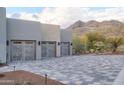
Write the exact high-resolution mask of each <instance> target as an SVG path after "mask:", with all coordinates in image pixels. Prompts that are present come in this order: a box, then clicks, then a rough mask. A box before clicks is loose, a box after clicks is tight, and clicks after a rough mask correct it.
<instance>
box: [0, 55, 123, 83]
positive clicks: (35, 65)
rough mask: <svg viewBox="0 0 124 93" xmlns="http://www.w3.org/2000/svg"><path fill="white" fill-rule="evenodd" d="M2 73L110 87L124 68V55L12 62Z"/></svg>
mask: <svg viewBox="0 0 124 93" xmlns="http://www.w3.org/2000/svg"><path fill="white" fill-rule="evenodd" d="M8 64H9V66H5V67H1V68H0V72H7V71H13V66H16V70H25V71H30V72H33V73H35V74H39V75H43V74H48V77H49V78H51V79H55V80H58V81H60V82H62V83H64V84H71V85H73V84H74V85H79V84H80V85H88V84H89V85H91V84H93V85H101V84H102V85H110V84H113V82H114V80H115V79H116V77H117V75H118V74H119V72H120V71H121V70H122V68H123V67H124V55H84V56H83V55H82V56H69V57H60V58H52V59H44V60H41V61H28V62H11V63H8Z"/></svg>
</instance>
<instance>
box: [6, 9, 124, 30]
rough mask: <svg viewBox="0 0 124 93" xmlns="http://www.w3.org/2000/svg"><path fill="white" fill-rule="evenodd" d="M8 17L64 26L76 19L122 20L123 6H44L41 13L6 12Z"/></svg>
mask: <svg viewBox="0 0 124 93" xmlns="http://www.w3.org/2000/svg"><path fill="white" fill-rule="evenodd" d="M8 17H12V18H20V19H26V20H36V21H40V22H42V23H51V24H58V25H61V27H63V28H65V27H68V26H69V25H71V24H72V23H74V22H75V21H77V20H82V21H89V20H97V21H103V20H112V19H115V20H119V21H124V8H105V9H102V10H92V9H91V8H81V7H69V8H68V7H65V8H62V7H57V8H45V9H44V10H43V11H42V12H41V13H36V14H32V13H24V12H23V13H18V14H17V13H16V14H15V13H14V14H8Z"/></svg>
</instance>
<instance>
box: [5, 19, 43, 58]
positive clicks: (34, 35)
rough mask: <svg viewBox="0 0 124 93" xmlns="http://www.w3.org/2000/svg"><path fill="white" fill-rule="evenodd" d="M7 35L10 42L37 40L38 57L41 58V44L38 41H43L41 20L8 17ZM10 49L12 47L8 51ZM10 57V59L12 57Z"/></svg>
mask: <svg viewBox="0 0 124 93" xmlns="http://www.w3.org/2000/svg"><path fill="white" fill-rule="evenodd" d="M7 37H8V40H9V42H10V40H36V59H37V60H39V59H41V46H40V45H38V41H41V24H40V23H39V22H35V21H25V20H18V19H9V18H8V19H7ZM9 45H10V44H9ZM9 48H10V47H9ZM9 51H10V49H8V53H10V52H9ZM9 55H10V54H9ZM9 57H10V56H9ZM8 59H9V60H10V58H8Z"/></svg>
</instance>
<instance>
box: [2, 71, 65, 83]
mask: <svg viewBox="0 0 124 93" xmlns="http://www.w3.org/2000/svg"><path fill="white" fill-rule="evenodd" d="M2 74H4V76H3V77H1V78H0V85H45V78H44V77H43V76H40V75H37V74H34V73H31V72H27V71H23V70H19V71H11V72H5V73H1V75H2ZM47 85H63V84H62V83H61V82H59V81H56V80H52V79H49V78H48V79H47Z"/></svg>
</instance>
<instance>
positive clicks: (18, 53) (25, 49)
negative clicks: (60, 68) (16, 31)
mask: <svg viewBox="0 0 124 93" xmlns="http://www.w3.org/2000/svg"><path fill="white" fill-rule="evenodd" d="M34 59H35V41H12V42H11V61H23V60H34Z"/></svg>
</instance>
